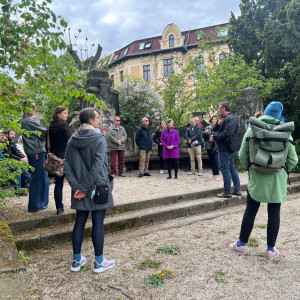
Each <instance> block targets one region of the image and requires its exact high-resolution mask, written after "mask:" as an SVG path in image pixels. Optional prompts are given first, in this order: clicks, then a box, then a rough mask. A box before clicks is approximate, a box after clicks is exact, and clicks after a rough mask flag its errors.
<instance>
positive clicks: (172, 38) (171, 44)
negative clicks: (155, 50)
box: [169, 34, 174, 47]
mask: <svg viewBox="0 0 300 300" xmlns="http://www.w3.org/2000/svg"><path fill="white" fill-rule="evenodd" d="M169 47H174V35H173V34H171V35H170V36H169Z"/></svg>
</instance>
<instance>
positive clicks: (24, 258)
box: [19, 250, 30, 264]
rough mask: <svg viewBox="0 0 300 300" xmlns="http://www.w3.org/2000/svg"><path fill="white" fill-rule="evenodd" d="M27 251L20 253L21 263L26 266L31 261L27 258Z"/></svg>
mask: <svg viewBox="0 0 300 300" xmlns="http://www.w3.org/2000/svg"><path fill="white" fill-rule="evenodd" d="M25 254H26V251H23V250H20V251H19V256H20V258H21V262H22V263H24V264H26V263H27V262H28V260H30V257H28V256H26V255H25Z"/></svg>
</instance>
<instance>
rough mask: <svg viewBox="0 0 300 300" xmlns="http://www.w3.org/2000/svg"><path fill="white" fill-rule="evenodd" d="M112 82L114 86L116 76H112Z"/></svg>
mask: <svg viewBox="0 0 300 300" xmlns="http://www.w3.org/2000/svg"><path fill="white" fill-rule="evenodd" d="M110 80H111V81H112V85H114V82H115V78H114V75H111V76H110Z"/></svg>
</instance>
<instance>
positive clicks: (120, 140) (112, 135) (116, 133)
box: [107, 116, 127, 177]
mask: <svg viewBox="0 0 300 300" xmlns="http://www.w3.org/2000/svg"><path fill="white" fill-rule="evenodd" d="M120 123H121V118H120V117H119V116H115V119H114V125H113V126H111V127H110V128H109V130H108V135H107V140H108V142H109V144H110V159H111V164H110V167H111V174H112V175H113V176H116V175H117V167H116V157H117V156H118V173H119V176H120V177H126V175H125V174H124V173H123V171H124V154H125V142H126V140H127V133H126V131H125V128H124V127H123V126H121V125H120Z"/></svg>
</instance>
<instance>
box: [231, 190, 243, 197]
mask: <svg viewBox="0 0 300 300" xmlns="http://www.w3.org/2000/svg"><path fill="white" fill-rule="evenodd" d="M232 195H236V196H242V192H241V190H234V191H233V192H232Z"/></svg>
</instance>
